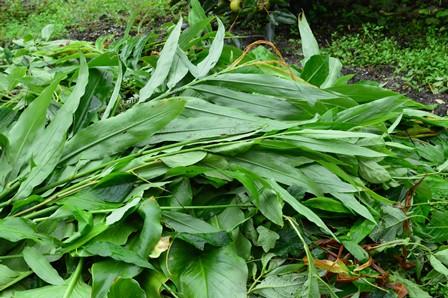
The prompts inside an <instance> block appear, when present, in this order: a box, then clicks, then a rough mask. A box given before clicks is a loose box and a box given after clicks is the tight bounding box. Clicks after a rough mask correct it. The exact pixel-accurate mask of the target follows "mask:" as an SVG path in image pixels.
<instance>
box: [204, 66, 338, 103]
mask: <svg viewBox="0 0 448 298" xmlns="http://www.w3.org/2000/svg"><path fill="white" fill-rule="evenodd" d="M206 82H207V83H209V84H212V85H218V86H223V87H227V88H231V89H237V90H241V91H245V92H254V93H258V94H265V95H271V96H278V97H283V98H285V99H289V98H290V99H301V100H305V101H307V102H308V103H309V104H310V105H314V104H315V103H316V102H317V101H318V100H321V99H332V98H338V96H337V95H335V94H333V93H330V92H326V91H324V90H321V89H319V88H317V87H314V86H312V85H309V84H306V83H303V82H300V81H293V80H287V79H283V78H279V77H275V76H272V75H266V74H253V73H231V74H222V75H219V76H214V77H211V78H210V79H207V81H206ZM273 86H275V88H273Z"/></svg>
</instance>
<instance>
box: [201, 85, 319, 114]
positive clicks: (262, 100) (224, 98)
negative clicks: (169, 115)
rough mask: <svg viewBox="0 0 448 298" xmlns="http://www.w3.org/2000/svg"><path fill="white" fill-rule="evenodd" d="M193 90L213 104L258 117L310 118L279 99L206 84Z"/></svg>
mask: <svg viewBox="0 0 448 298" xmlns="http://www.w3.org/2000/svg"><path fill="white" fill-rule="evenodd" d="M192 89H193V90H195V91H196V92H198V94H200V97H201V98H203V99H206V100H208V101H210V102H212V103H215V104H218V105H222V106H226V107H232V108H237V109H239V110H242V111H244V112H246V113H250V114H254V115H257V116H263V117H268V118H271V119H276V120H304V119H309V118H310V115H309V114H308V113H304V112H303V111H302V110H301V109H298V108H297V107H295V106H294V105H292V104H290V103H288V102H287V101H284V100H281V99H280V98H278V97H277V98H276V97H273V96H266V95H260V94H250V93H246V92H242V91H236V90H232V89H229V88H223V87H218V86H210V85H205V84H199V85H194V86H193V87H192Z"/></svg>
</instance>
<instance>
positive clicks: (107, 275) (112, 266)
mask: <svg viewBox="0 0 448 298" xmlns="http://www.w3.org/2000/svg"><path fill="white" fill-rule="evenodd" d="M91 270H92V296H91V297H93V298H104V297H106V295H107V293H108V292H109V289H110V287H111V286H112V284H113V283H114V282H115V280H117V278H133V277H135V276H137V275H138V274H139V273H140V272H141V268H140V267H137V266H135V265H130V264H126V263H123V262H118V261H115V260H106V261H102V262H95V263H94V264H93V266H92V269H91Z"/></svg>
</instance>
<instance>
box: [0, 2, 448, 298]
mask: <svg viewBox="0 0 448 298" xmlns="http://www.w3.org/2000/svg"><path fill="white" fill-rule="evenodd" d="M182 23H183V21H182V20H179V22H178V23H176V24H172V26H171V27H170V30H169V34H168V35H166V36H165V34H164V35H163V36H165V39H164V41H163V42H161V41H160V36H157V35H156V34H154V33H149V34H146V35H142V36H137V37H133V36H130V35H126V36H124V37H123V38H122V39H118V40H116V41H111V40H109V39H108V37H107V36H106V37H103V38H100V39H98V40H97V42H96V43H95V44H93V43H91V42H85V41H69V40H54V41H50V40H49V37H50V34H51V26H49V27H46V28H45V29H44V30H43V31H42V36H41V37H40V38H38V39H20V40H17V41H15V42H14V44H12V45H10V46H8V47H5V48H1V51H0V55H1V56H0V57H1V59H3V61H5V62H4V64H3V65H2V66H1V70H2V72H1V74H0V92H1V93H0V94H1V99H2V107H1V109H0V140H1V142H0V146H1V151H0V152H1V156H0V160H1V161H0V162H1V165H2V166H1V168H0V188H1V189H0V191H1V192H0V200H1V202H0V208H1V210H0V218H1V219H0V243H1V244H0V261H1V263H0V291H1V295H2V296H3V297H48V296H52V297H89V296H93V297H125V296H128V297H224V296H225V297H227V296H229V297H246V296H250V297H291V296H297V295H300V296H304V297H321V296H322V297H346V296H352V297H359V296H361V295H370V296H371V297H375V295H376V296H381V297H405V296H406V295H409V296H410V297H437V296H439V297H443V296H444V295H446V294H447V292H448V288H447V287H446V284H447V278H448V268H447V267H448V260H447V259H448V248H447V246H446V245H447V241H448V230H447V228H446V223H445V218H446V216H447V215H448V214H447V213H448V210H447V207H446V204H447V198H448V182H447V180H446V175H447V169H448V162H447V160H448V148H447V137H448V135H447V131H446V128H447V126H448V119H447V118H446V117H445V118H444V117H438V116H436V115H433V114H431V113H429V112H426V111H425V110H426V109H431V108H432V107H429V106H425V105H422V104H419V103H417V102H414V101H412V100H410V99H408V98H406V97H405V96H403V95H400V94H397V93H395V92H392V91H389V90H385V89H382V88H380V87H377V86H371V85H368V84H362V83H359V84H353V85H351V84H347V81H348V79H349V77H347V76H346V77H340V69H341V64H340V62H339V60H337V59H335V58H330V57H328V56H323V55H320V54H319V49H318V47H317V43H316V41H315V39H314V37H313V35H312V33H311V31H310V28H309V27H308V25H307V22H306V19H305V18H302V19H301V21H300V22H299V31H300V33H301V35H302V44H303V52H304V54H305V58H304V60H303V61H302V65H303V67H302V66H300V65H288V64H286V63H285V62H284V61H283V60H282V58H281V53H280V52H279V51H278V50H277V49H276V48H275V47H273V46H272V44H270V43H269V42H265V41H260V42H257V43H254V44H252V45H251V46H250V47H248V48H247V50H246V51H244V52H243V51H241V50H239V49H238V48H236V47H234V46H232V45H231V44H232V39H233V37H232V36H231V35H229V34H226V32H225V29H224V26H223V24H222V23H221V22H220V21H219V20H218V19H215V18H212V17H207V16H206V15H205V14H204V11H203V10H202V8H201V6H200V5H199V3H198V2H197V1H192V9H191V12H190V14H189V16H188V23H189V27H188V28H187V29H185V30H182ZM211 24H213V26H211ZM213 28H217V29H213ZM271 50H272V51H271Z"/></svg>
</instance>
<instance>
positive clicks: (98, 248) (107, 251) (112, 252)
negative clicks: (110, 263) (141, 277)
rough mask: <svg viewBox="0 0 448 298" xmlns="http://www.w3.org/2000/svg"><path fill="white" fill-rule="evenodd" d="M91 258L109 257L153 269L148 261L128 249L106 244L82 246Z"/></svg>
mask: <svg viewBox="0 0 448 298" xmlns="http://www.w3.org/2000/svg"><path fill="white" fill-rule="evenodd" d="M83 248H84V249H85V250H86V251H87V252H88V253H89V254H90V255H93V256H101V257H111V258H112V259H114V260H116V261H122V262H125V263H129V264H132V265H136V266H139V267H143V268H150V269H152V268H154V267H153V266H152V265H151V264H149V263H148V261H147V260H146V259H144V258H142V257H141V256H139V255H138V254H136V253H135V252H134V251H132V250H130V249H129V248H126V247H122V246H119V245H116V244H112V243H108V242H94V243H91V244H88V245H85V246H83Z"/></svg>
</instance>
